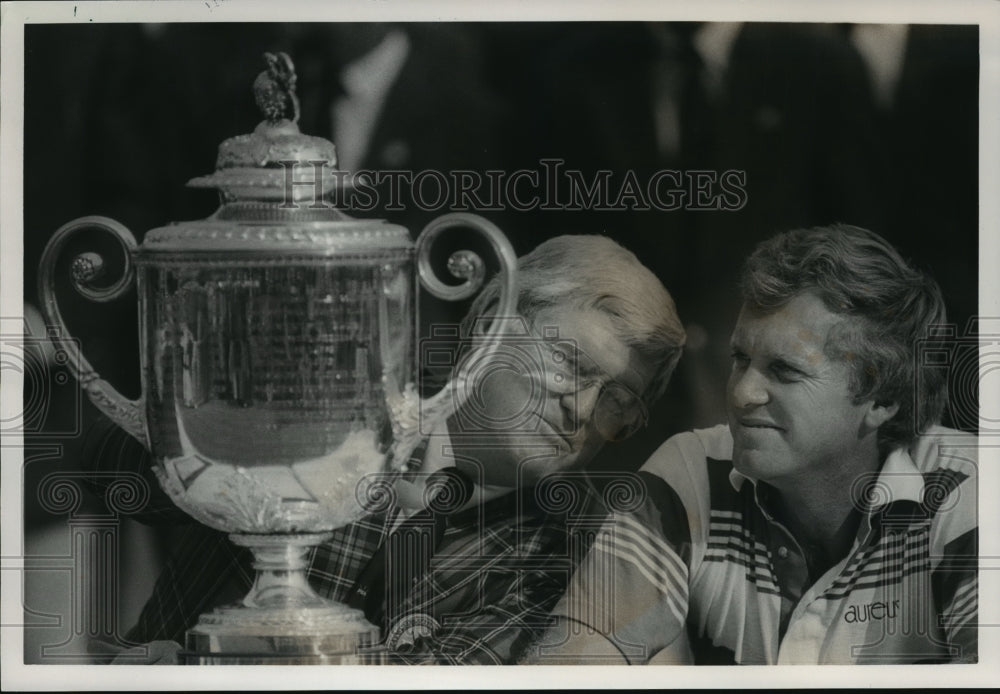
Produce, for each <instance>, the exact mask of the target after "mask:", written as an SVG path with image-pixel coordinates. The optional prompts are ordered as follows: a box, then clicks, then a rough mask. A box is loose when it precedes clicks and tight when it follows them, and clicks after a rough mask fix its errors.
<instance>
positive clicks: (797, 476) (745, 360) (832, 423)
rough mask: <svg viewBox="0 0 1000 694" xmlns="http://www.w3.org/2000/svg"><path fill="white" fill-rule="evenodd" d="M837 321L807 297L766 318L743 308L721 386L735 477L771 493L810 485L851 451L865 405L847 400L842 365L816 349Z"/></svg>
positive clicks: (831, 474) (846, 369)
mask: <svg viewBox="0 0 1000 694" xmlns="http://www.w3.org/2000/svg"><path fill="white" fill-rule="evenodd" d="M843 320H850V319H849V318H845V317H844V316H840V315H837V314H835V313H832V312H831V311H830V310H828V309H827V308H826V306H825V305H824V304H823V302H822V300H821V299H819V297H817V296H816V295H814V294H812V293H808V292H807V293H803V294H800V295H799V296H797V297H795V298H794V299H792V301H790V302H789V303H788V304H786V305H785V306H783V307H782V308H781V309H779V310H777V311H775V312H773V313H769V314H761V313H757V312H754V311H752V310H750V309H748V308H747V307H746V306H744V307H743V310H742V311H741V312H740V317H739V320H738V321H737V323H736V328H735V329H734V330H733V336H732V340H731V346H732V352H733V365H732V372H731V374H730V377H729V387H728V408H729V424H730V427H731V429H732V432H733V446H734V448H733V465H734V466H735V468H736V469H737V470H738V471H739V472H741V473H743V474H745V475H747V476H748V477H752V478H755V479H759V480H764V481H767V482H770V483H771V484H773V485H774V486H775V487H777V488H779V489H782V488H783V487H787V486H792V487H794V486H796V485H802V484H818V483H821V481H822V480H823V478H824V477H830V478H835V477H836V471H837V469H838V467H840V466H843V465H845V464H846V463H847V462H848V461H849V458H850V456H852V455H855V454H856V453H857V451H858V450H859V446H860V445H861V440H862V438H864V437H865V436H866V431H865V428H864V416H865V412H866V411H867V410H868V408H869V406H870V403H866V402H862V403H855V402H854V398H853V397H852V396H851V393H850V391H849V385H848V384H849V376H850V371H849V367H848V364H847V363H845V362H844V361H842V360H839V359H831V358H830V357H828V356H827V354H826V352H825V350H824V347H825V346H826V344H827V340H828V338H829V337H830V333H831V330H833V329H834V327H835V326H836V325H838V324H839V323H841V322H842V321H843Z"/></svg>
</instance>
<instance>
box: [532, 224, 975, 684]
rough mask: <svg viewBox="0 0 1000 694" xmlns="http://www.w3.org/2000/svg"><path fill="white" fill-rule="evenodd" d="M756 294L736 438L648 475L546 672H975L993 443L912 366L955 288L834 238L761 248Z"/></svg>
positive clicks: (747, 312) (567, 618)
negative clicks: (744, 668) (857, 667)
mask: <svg viewBox="0 0 1000 694" xmlns="http://www.w3.org/2000/svg"><path fill="white" fill-rule="evenodd" d="M742 289H743V299H744V304H743V308H742V311H741V313H740V316H739V319H738V321H737V324H736V327H735V329H734V330H733V333H732V340H731V347H732V371H731V374H730V378H729V386H728V408H729V425H728V426H719V427H716V428H714V429H708V430H701V431H695V432H691V433H684V434H680V435H678V436H675V437H673V438H672V439H670V440H669V441H667V442H666V443H665V444H664V445H663V446H662V447H661V448H660V449H659V450H658V451H657V452H656V453H655V454H654V455H653V456H652V458H651V459H650V460H649V461H648V462H647V463H646V464H645V465H644V467H643V469H642V471H641V472H640V474H641V475H642V476H643V477H644V479H645V482H646V487H647V491H648V495H647V499H646V501H645V504H644V505H643V506H642V507H641V508H639V509H638V510H637V511H636V512H634V513H627V514H616V515H615V516H614V517H613V518H612V519H609V521H608V523H607V524H606V526H605V528H604V529H603V530H602V532H601V534H600V536H599V538H598V540H597V541H596V542H595V545H594V547H593V549H592V552H591V555H590V556H589V557H588V559H587V560H586V562H585V563H584V564H583V565H582V566H581V568H580V571H579V572H578V574H577V575H576V577H575V578H574V580H573V581H572V583H571V587H570V589H569V591H568V593H567V596H566V598H565V599H564V600H563V601H562V602H561V603H560V604H559V606H558V607H557V608H556V610H555V616H557V617H560V618H561V619H560V621H559V624H558V625H557V626H556V627H555V628H553V629H551V630H550V631H549V632H548V633H547V634H546V636H545V638H544V640H543V643H542V644H541V646H540V647H539V648H538V649H536V650H535V651H534V653H533V655H532V657H531V659H532V660H534V661H536V662H581V661H582V662H621V660H622V659H624V660H625V661H627V662H629V663H646V662H681V663H684V662H697V663H741V664H766V663H911V662H962V661H964V662H969V661H973V662H974V661H975V660H976V658H977V640H976V627H975V623H976V610H977V593H976V590H977V589H976V557H977V517H976V461H977V457H976V440H975V437H973V436H969V435H961V434H958V433H957V432H948V431H946V430H943V429H941V428H940V427H936V426H935V424H936V423H937V421H938V419H939V417H940V415H941V413H942V409H943V407H944V404H945V387H946V383H945V381H944V378H943V376H942V375H941V370H939V369H929V370H927V371H926V372H923V373H920V374H918V373H917V369H918V368H919V364H918V361H917V359H915V356H914V355H915V354H916V351H915V346H916V345H917V344H918V342H919V341H920V340H922V339H925V338H926V337H927V336H928V334H929V333H928V328H929V326H933V325H935V324H941V323H943V322H944V320H945V313H944V306H943V302H942V299H941V294H940V291H939V289H938V287H937V285H936V284H935V283H934V282H933V281H932V280H931V279H929V278H928V277H926V276H924V275H923V274H922V273H920V272H918V271H916V270H914V269H913V268H912V267H910V266H908V265H907V264H906V263H905V262H904V261H903V260H902V258H900V256H899V254H898V253H897V252H896V251H895V250H894V249H893V248H892V247H891V246H890V245H889V244H887V243H886V242H885V241H884V240H883V239H881V238H880V237H878V236H877V235H875V234H873V233H871V232H868V231H865V230H862V229H858V228H855V227H849V226H841V225H838V226H833V227H829V228H817V229H811V230H801V231H792V232H789V233H786V234H782V235H779V236H777V237H775V238H773V239H771V240H769V241H766V242H764V243H762V244H761V245H760V246H758V248H757V249H756V251H755V252H754V253H753V255H752V256H751V257H750V258H749V260H748V262H747V263H746V265H745V268H744V273H743V283H742ZM581 622H582V623H583V625H582V626H584V627H586V628H581V624H580V623H581ZM571 625H572V627H571Z"/></svg>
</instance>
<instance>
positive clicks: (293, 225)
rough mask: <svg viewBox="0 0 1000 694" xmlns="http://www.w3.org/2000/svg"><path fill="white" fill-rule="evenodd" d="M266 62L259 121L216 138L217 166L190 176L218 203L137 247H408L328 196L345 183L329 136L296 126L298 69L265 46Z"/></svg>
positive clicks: (405, 239)
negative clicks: (343, 209) (206, 213)
mask: <svg viewBox="0 0 1000 694" xmlns="http://www.w3.org/2000/svg"><path fill="white" fill-rule="evenodd" d="M264 57H265V59H266V60H267V63H268V68H267V70H265V71H264V72H261V73H260V74H259V75H258V76H257V79H256V80H255V81H254V84H253V91H254V98H255V100H256V102H257V106H258V108H260V110H261V113H262V114H263V116H264V120H263V121H261V123H260V124H259V125H258V126H257V127H256V129H255V130H254V131H253V132H252V133H250V134H246V135H237V136H236V137H231V138H229V139H227V140H225V141H224V142H223V143H222V144H221V145H219V154H218V157H217V159H216V170H215V173H213V174H210V175H208V176H199V177H197V178H193V179H191V180H190V181H188V184H187V185H188V186H190V187H193V188H215V189H217V190H218V191H219V192H220V194H221V197H222V201H223V204H222V206H221V207H220V208H219V209H218V210H217V211H216V212H215V214H213V215H212V216H211V217H209V218H208V219H206V220H202V221H199V222H183V223H175V224H171V225H169V226H167V227H162V228H159V229H154V230H152V231H150V232H149V233H148V234H147V235H146V238H145V241H144V243H143V245H142V248H141V250H143V251H189V250H191V251H201V250H218V251H243V250H247V251H267V252H274V251H279V252H280V251H282V250H289V251H295V252H310V251H316V252H320V253H324V254H329V253H331V252H335V251H338V250H348V249H349V250H357V249H362V250H375V249H387V248H411V247H412V244H411V242H410V238H409V234H408V232H407V231H406V229H404V228H403V227H400V226H397V225H394V224H389V223H387V222H385V221H384V220H365V219H354V218H353V217H350V216H349V215H347V214H345V213H343V212H341V211H340V210H338V209H336V208H335V207H334V206H333V205H332V204H330V203H329V202H328V201H327V196H329V194H330V193H331V192H332V191H333V190H334V189H335V188H337V187H339V188H341V189H344V188H346V187H348V186H349V185H350V177H349V176H347V175H346V174H345V173H344V172H340V171H338V170H337V169H336V164H337V152H336V148H335V147H334V145H333V143H332V142H330V141H329V140H326V139H324V138H322V137H316V136H312V135H304V134H302V133H301V132H300V131H299V126H298V119H299V100H298V97H297V95H296V92H295V88H296V75H295V67H294V65H293V64H292V61H291V59H290V58H289V57H288V55H286V54H285V53H277V54H272V53H265V54H264Z"/></svg>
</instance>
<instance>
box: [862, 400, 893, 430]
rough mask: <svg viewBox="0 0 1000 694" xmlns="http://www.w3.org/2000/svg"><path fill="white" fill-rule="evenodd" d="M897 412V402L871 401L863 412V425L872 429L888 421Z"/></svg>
mask: <svg viewBox="0 0 1000 694" xmlns="http://www.w3.org/2000/svg"><path fill="white" fill-rule="evenodd" d="M897 412H899V403H898V402H879V401H872V402H871V403H870V404H869V405H868V411H867V412H865V420H864V423H865V426H866V427H868V428H869V429H870V430H872V431H874V430H876V429H878V428H879V427H880V426H882V425H883V424H885V423H886V422H888V421H889V420H890V419H892V418H893V417H895V416H896V413H897Z"/></svg>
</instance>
